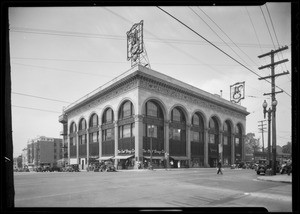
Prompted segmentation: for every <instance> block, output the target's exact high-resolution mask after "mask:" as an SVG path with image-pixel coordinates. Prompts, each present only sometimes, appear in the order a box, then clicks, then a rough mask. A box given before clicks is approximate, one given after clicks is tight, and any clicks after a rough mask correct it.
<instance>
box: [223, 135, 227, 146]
mask: <svg viewBox="0 0 300 214" xmlns="http://www.w3.org/2000/svg"><path fill="white" fill-rule="evenodd" d="M223 144H224V145H228V137H227V136H224V141H223Z"/></svg>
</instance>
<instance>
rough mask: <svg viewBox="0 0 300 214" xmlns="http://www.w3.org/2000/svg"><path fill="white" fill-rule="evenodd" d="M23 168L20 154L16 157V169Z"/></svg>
mask: <svg viewBox="0 0 300 214" xmlns="http://www.w3.org/2000/svg"><path fill="white" fill-rule="evenodd" d="M21 168H22V156H21V155H20V156H18V157H16V158H14V169H21Z"/></svg>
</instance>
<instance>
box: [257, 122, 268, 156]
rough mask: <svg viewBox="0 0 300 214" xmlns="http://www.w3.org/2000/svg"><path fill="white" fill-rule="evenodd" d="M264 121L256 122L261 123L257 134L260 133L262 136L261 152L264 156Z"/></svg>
mask: <svg viewBox="0 0 300 214" xmlns="http://www.w3.org/2000/svg"><path fill="white" fill-rule="evenodd" d="M265 121H266V120H261V121H258V122H259V123H261V124H258V131H260V132H259V133H261V135H262V144H263V146H262V152H263V155H265V143H264V131H267V130H266V129H265V127H264V126H265V125H266V124H264V122H265Z"/></svg>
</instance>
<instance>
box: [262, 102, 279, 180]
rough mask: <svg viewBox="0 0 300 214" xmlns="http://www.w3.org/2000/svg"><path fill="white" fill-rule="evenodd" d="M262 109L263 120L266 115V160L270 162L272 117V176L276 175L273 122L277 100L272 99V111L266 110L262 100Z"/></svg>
mask: <svg viewBox="0 0 300 214" xmlns="http://www.w3.org/2000/svg"><path fill="white" fill-rule="evenodd" d="M262 106H263V109H264V111H263V112H264V118H266V113H268V159H269V161H270V160H271V151H270V150H271V149H270V148H271V129H270V126H271V116H272V121H273V123H272V154H273V158H272V171H273V175H276V121H275V112H276V106H277V100H276V99H274V100H273V102H272V109H271V108H269V109H268V110H266V108H267V106H268V104H267V102H266V100H264V103H263V105H262Z"/></svg>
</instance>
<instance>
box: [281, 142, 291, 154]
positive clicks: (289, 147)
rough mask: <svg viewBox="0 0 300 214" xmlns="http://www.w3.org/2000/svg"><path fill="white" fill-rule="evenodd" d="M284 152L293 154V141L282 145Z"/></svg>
mask: <svg viewBox="0 0 300 214" xmlns="http://www.w3.org/2000/svg"><path fill="white" fill-rule="evenodd" d="M282 152H283V153H289V154H292V143H291V142H287V144H286V145H284V146H282Z"/></svg>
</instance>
